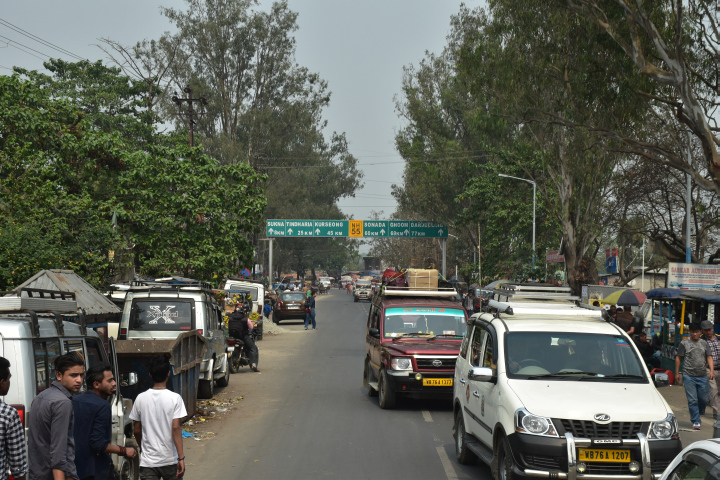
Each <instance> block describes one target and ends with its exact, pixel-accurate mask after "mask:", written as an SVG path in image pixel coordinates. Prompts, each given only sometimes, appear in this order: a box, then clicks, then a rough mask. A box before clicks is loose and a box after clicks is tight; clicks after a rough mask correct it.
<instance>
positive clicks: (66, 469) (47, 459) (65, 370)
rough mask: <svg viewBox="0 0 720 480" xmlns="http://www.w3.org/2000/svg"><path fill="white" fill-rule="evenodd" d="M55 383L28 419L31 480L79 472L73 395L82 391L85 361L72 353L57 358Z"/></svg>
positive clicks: (40, 397) (37, 400)
mask: <svg viewBox="0 0 720 480" xmlns="http://www.w3.org/2000/svg"><path fill="white" fill-rule="evenodd" d="M54 366H55V381H53V382H52V385H51V386H50V388H46V389H45V390H43V391H42V392H40V393H39V394H38V396H37V397H35V400H33V401H32V405H31V407H30V411H31V412H32V415H30V416H29V418H28V422H27V423H28V432H29V433H28V458H31V459H32V462H31V463H30V470H29V474H28V479H29V480H49V479H54V478H62V479H67V478H73V479H76V480H79V477H78V475H77V470H76V469H75V424H74V416H75V415H74V412H73V404H72V396H73V394H74V393H77V392H79V391H80V387H82V383H83V376H84V375H85V358H84V357H83V356H82V354H80V353H78V352H70V353H66V354H65V355H60V356H58V357H56V358H55V361H54Z"/></svg>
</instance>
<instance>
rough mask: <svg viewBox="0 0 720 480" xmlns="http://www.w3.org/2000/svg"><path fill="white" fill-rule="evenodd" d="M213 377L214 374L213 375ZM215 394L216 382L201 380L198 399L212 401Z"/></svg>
mask: <svg viewBox="0 0 720 480" xmlns="http://www.w3.org/2000/svg"><path fill="white" fill-rule="evenodd" d="M211 375H212V374H211ZM214 394H215V381H214V380H212V379H211V380H200V381H199V382H198V394H197V396H198V398H204V399H210V398H212V397H213V395H214Z"/></svg>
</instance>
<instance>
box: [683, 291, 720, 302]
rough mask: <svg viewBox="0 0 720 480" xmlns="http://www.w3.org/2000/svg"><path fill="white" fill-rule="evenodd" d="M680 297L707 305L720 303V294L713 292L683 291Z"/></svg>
mask: <svg viewBox="0 0 720 480" xmlns="http://www.w3.org/2000/svg"><path fill="white" fill-rule="evenodd" d="M682 296H683V297H687V298H692V299H694V300H701V301H703V302H708V303H720V292H717V291H715V290H683V291H682Z"/></svg>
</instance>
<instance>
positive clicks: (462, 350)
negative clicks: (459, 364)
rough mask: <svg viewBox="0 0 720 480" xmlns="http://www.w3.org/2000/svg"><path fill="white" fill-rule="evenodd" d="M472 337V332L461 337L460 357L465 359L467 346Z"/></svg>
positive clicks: (469, 331)
mask: <svg viewBox="0 0 720 480" xmlns="http://www.w3.org/2000/svg"><path fill="white" fill-rule="evenodd" d="M471 336H472V330H468V331H467V333H465V336H464V337H463V341H462V345H460V356H461V357H462V358H467V351H468V345H470V338H471Z"/></svg>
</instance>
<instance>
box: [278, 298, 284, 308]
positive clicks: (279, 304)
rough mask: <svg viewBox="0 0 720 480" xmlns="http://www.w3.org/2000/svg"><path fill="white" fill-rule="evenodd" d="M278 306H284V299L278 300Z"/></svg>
mask: <svg viewBox="0 0 720 480" xmlns="http://www.w3.org/2000/svg"><path fill="white" fill-rule="evenodd" d="M277 306H278V308H282V306H283V303H282V300H278V301H277Z"/></svg>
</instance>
